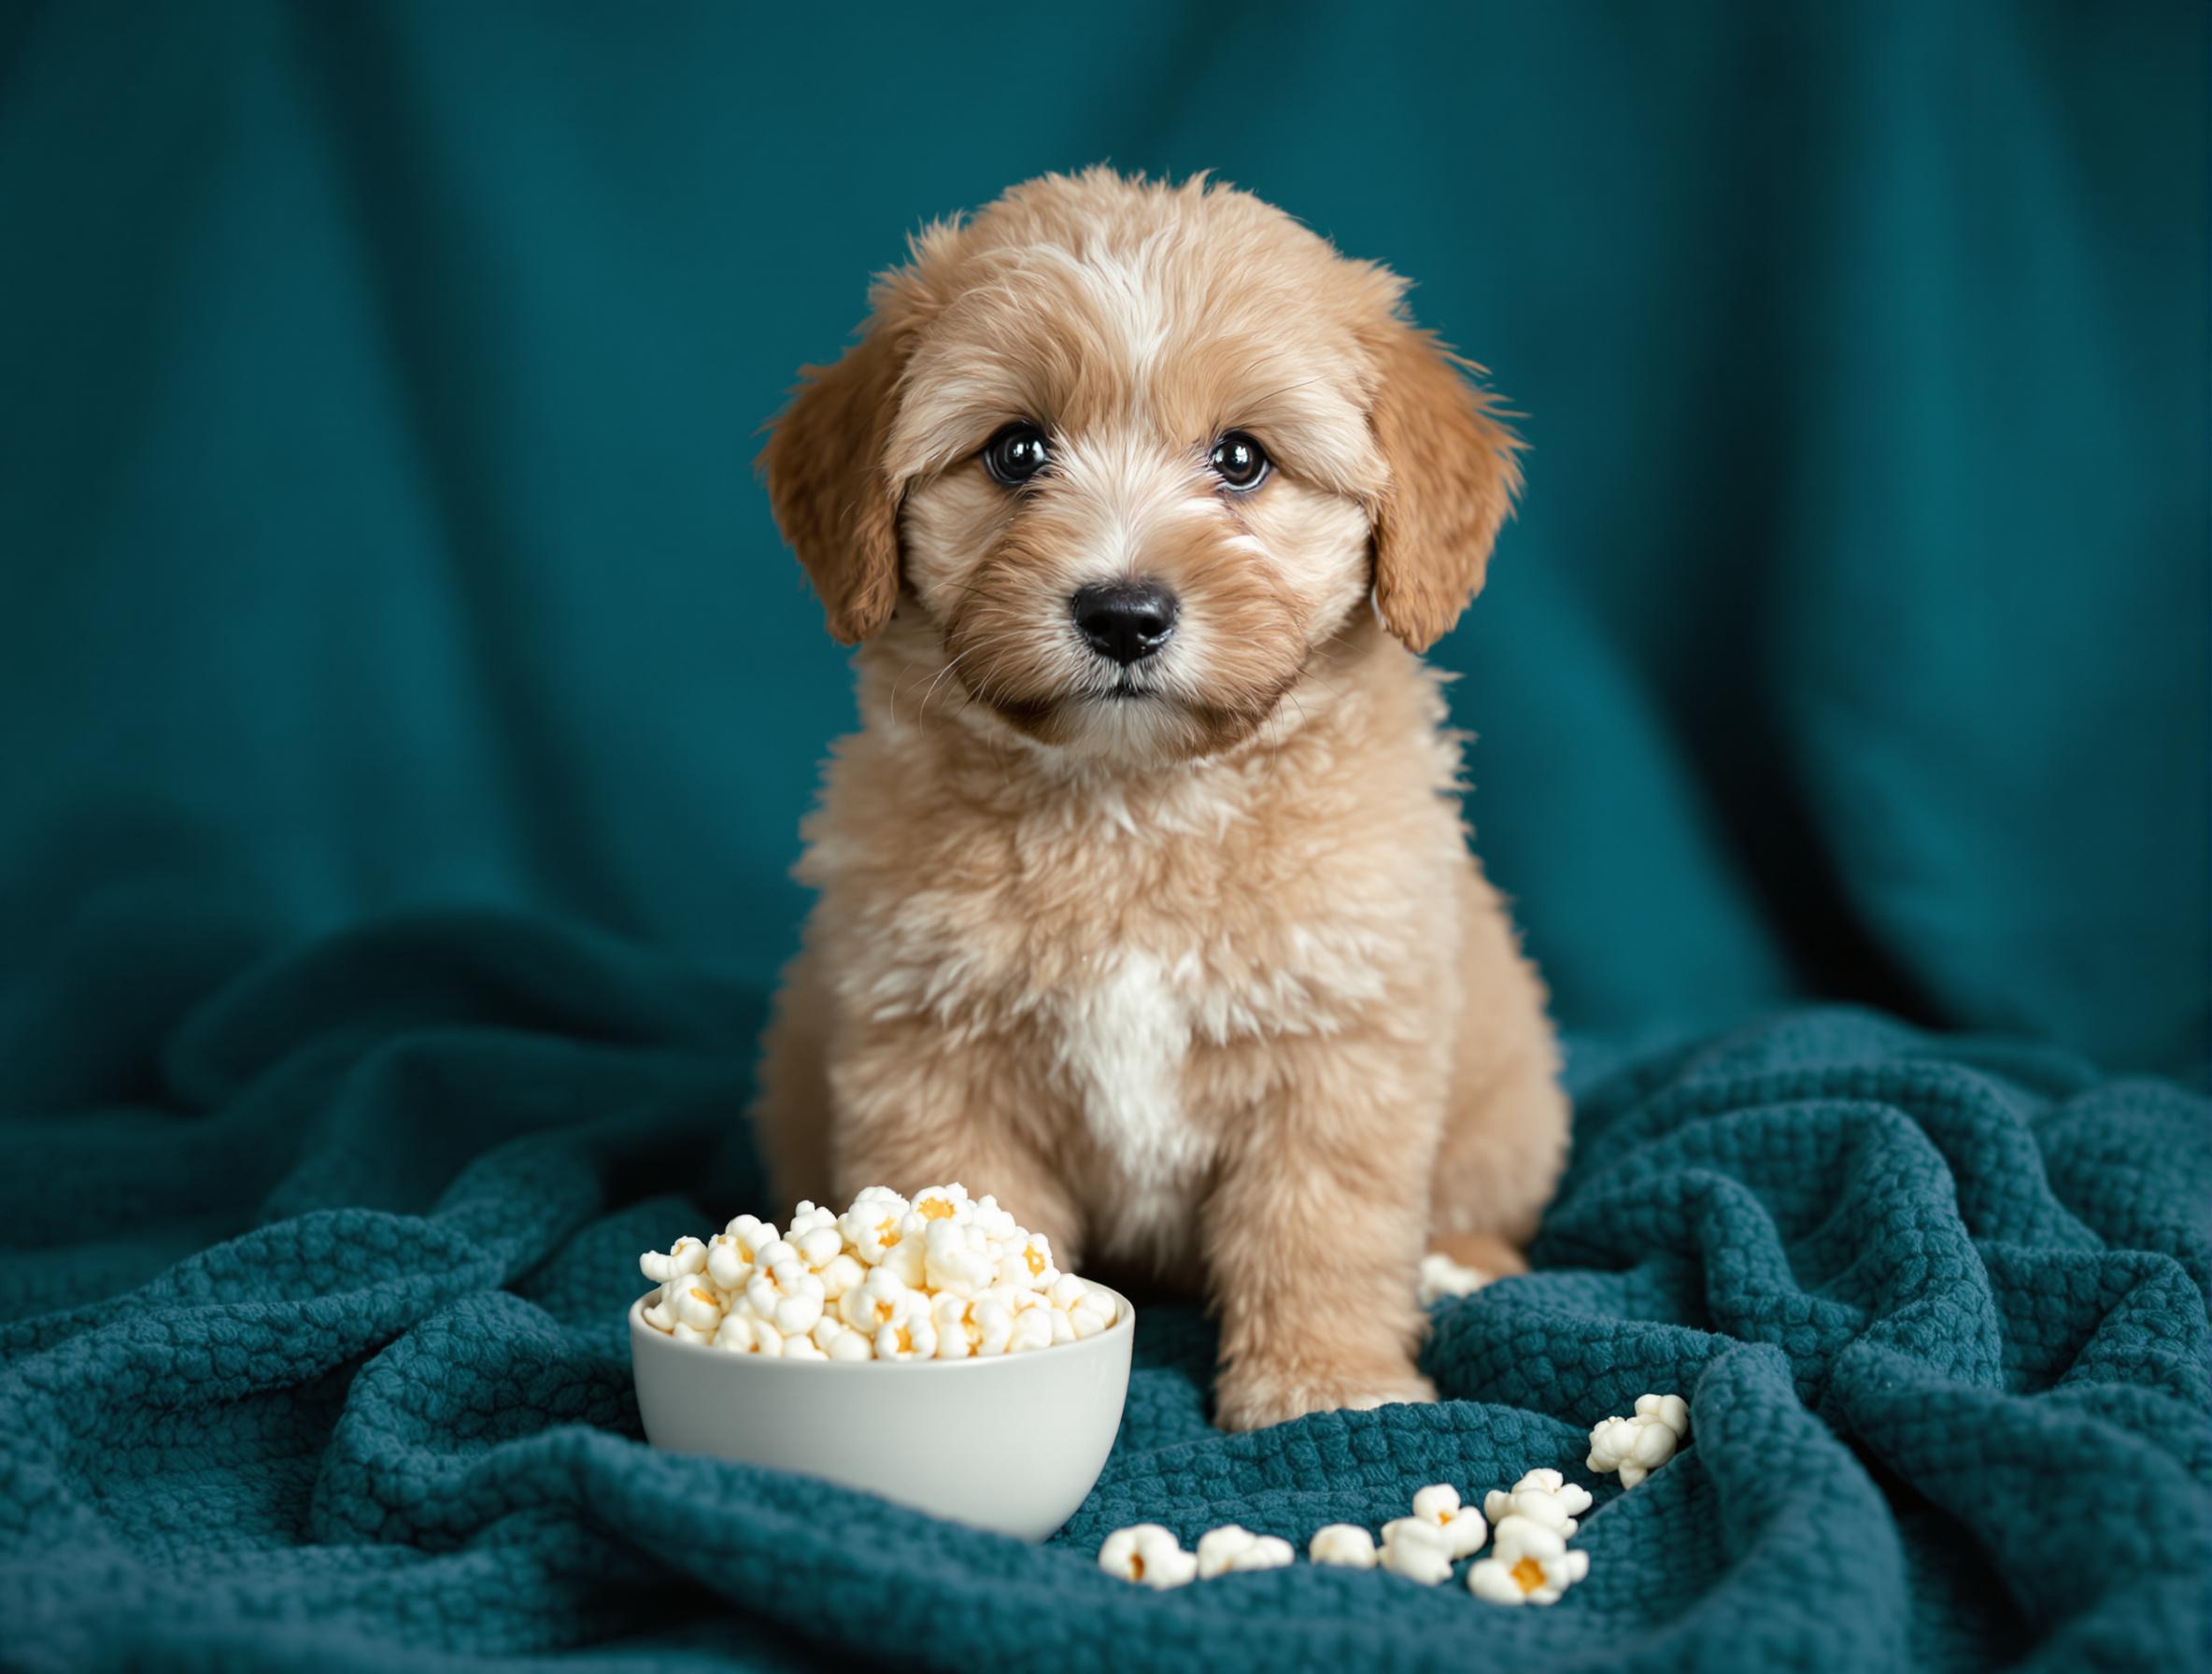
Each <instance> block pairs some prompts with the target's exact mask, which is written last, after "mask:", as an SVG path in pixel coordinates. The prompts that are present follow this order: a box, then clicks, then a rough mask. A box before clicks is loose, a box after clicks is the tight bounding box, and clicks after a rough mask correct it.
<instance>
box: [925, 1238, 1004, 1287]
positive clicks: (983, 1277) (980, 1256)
mask: <svg viewBox="0 0 2212 1674" xmlns="http://www.w3.org/2000/svg"><path fill="white" fill-rule="evenodd" d="M922 1248H923V1268H922V1270H923V1283H924V1284H926V1285H927V1286H928V1287H929V1289H931V1290H933V1291H945V1292H949V1293H951V1294H952V1295H954V1296H959V1297H971V1296H973V1295H975V1294H976V1293H977V1292H978V1291H981V1290H987V1289H988V1288H989V1287H990V1286H991V1285H992V1284H995V1283H997V1281H998V1278H999V1262H998V1258H997V1257H996V1256H993V1255H992V1254H991V1250H990V1240H989V1239H987V1238H985V1236H984V1234H983V1233H982V1232H981V1231H979V1230H978V1229H977V1228H976V1227H975V1226H974V1225H973V1224H972V1223H970V1222H962V1221H952V1220H938V1221H931V1222H930V1223H929V1227H928V1229H927V1231H926V1232H925V1233H924V1234H923V1239H922Z"/></svg>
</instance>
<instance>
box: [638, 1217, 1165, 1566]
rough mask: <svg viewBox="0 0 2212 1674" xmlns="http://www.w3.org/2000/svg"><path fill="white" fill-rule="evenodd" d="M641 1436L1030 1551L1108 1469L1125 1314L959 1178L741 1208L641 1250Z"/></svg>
mask: <svg viewBox="0 0 2212 1674" xmlns="http://www.w3.org/2000/svg"><path fill="white" fill-rule="evenodd" d="M638 1265H639V1267H640V1268H641V1269H643V1270H644V1272H645V1277H646V1278H648V1279H652V1280H655V1281H657V1284H656V1286H655V1288H654V1289H652V1290H650V1291H648V1292H647V1293H646V1294H645V1295H644V1296H643V1297H640V1298H638V1299H637V1300H636V1301H635V1302H633V1303H632V1304H631V1309H630V1346H631V1367H632V1369H633V1371H634V1373H635V1375H636V1379H637V1404H638V1413H639V1416H640V1417H641V1418H642V1419H643V1420H644V1421H645V1440H648V1441H649V1442H651V1443H652V1444H653V1445H654V1446H655V1447H661V1448H667V1449H669V1450H671V1451H673V1452H676V1453H687V1454H707V1455H709V1456H711V1457H714V1458H718V1459H733V1460H737V1461H739V1462H741V1463H744V1464H747V1465H759V1466H764V1467H767V1468H771V1469H774V1470H790V1471H797V1472H799V1473H801V1474H802V1475H806V1476H814V1477H820V1478H822V1479H824V1480H826V1481H829V1482H837V1483H840V1484H842V1485H844V1486H845V1487H848V1488H858V1489H860V1490H862V1491H863V1492H866V1493H870V1494H877V1495H881V1496H882V1497H884V1498H886V1499H890V1500H896V1501H898V1502H899V1503H900V1504H901V1505H907V1506H912V1507H914V1508H915V1510H917V1511H927V1512H929V1514H930V1515H932V1516H936V1517H943V1518H947V1519H950V1520H951V1521H953V1522H956V1523H964V1524H968V1525H971V1526H974V1527H977V1528H987V1529H996V1530H998V1531H1000V1533H1003V1534H1009V1535H1015V1536H1018V1537H1020V1538H1021V1539H1026V1540H1042V1539H1044V1538H1045V1537H1046V1536H1047V1535H1050V1534H1051V1533H1053V1531H1054V1530H1056V1529H1057V1528H1058V1527H1059V1526H1060V1525H1061V1524H1063V1523H1065V1522H1066V1521H1067V1520H1068V1518H1069V1517H1070V1516H1071V1514H1072V1513H1073V1512H1074V1511H1075V1509H1076V1508H1077V1507H1078V1506H1080V1505H1082V1503H1083V1501H1084V1497H1085V1496H1086V1495H1088V1494H1089V1493H1090V1491H1091V1487H1092V1485H1093V1484H1094V1483H1095V1482H1098V1480H1099V1471H1100V1470H1102V1469H1103V1468H1105V1465H1106V1455H1107V1454H1108V1452H1109V1451H1111V1449H1112V1448H1113V1437H1114V1433H1115V1431H1116V1430H1117V1429H1118V1428H1119V1427H1120V1426H1121V1412H1122V1402H1123V1399H1124V1397H1126V1396H1127V1393H1128V1384H1129V1346H1130V1344H1131V1342H1132V1341H1134V1340H1135V1336H1136V1315H1135V1312H1133V1311H1132V1310H1131V1308H1130V1307H1129V1304H1128V1302H1127V1299H1126V1298H1123V1297H1121V1296H1120V1295H1118V1294H1117V1293H1115V1292H1113V1291H1112V1290H1109V1289H1107V1288H1106V1287H1105V1286H1104V1285H1102V1284H1092V1283H1090V1282H1089V1281H1088V1280H1085V1279H1081V1278H1078V1277H1077V1276H1076V1275H1074V1274H1073V1273H1064V1272H1062V1271H1061V1270H1059V1268H1058V1266H1057V1265H1056V1263H1055V1262H1054V1260H1053V1253H1052V1246H1051V1244H1050V1243H1048V1242H1047V1241H1045V1239H1043V1238H1042V1236H1040V1235H1038V1234H1036V1233H1033V1232H1030V1231H1028V1230H1027V1229H1026V1228H1024V1227H1022V1226H1021V1225H1020V1224H1019V1223H1017V1222H1016V1221H1015V1220H1014V1216H1013V1215H1012V1214H1010V1213H1008V1212H1007V1211H1005V1210H1004V1209H1001V1208H1000V1206H999V1204H998V1202H997V1200H996V1199H991V1198H987V1197H986V1198H979V1199H971V1198H970V1197H969V1196H968V1194H967V1192H966V1191H965V1190H963V1189H962V1188H961V1187H960V1186H958V1185H941V1186H931V1187H929V1189H928V1190H927V1191H923V1192H917V1193H916V1194H915V1196H914V1197H912V1198H911V1199H910V1198H904V1197H901V1196H900V1194H899V1193H897V1192H894V1191H890V1190H888V1189H886V1188H885V1187H881V1186H871V1187H869V1188H868V1189H866V1190H865V1191H863V1192H861V1193H860V1195H859V1196H858V1198H856V1199H854V1200H853V1204H852V1207H851V1208H849V1209H847V1210H846V1211H845V1212H844V1213H843V1214H838V1213H834V1212H832V1211H830V1210H829V1209H825V1208H821V1207H818V1206H817V1205H815V1204H813V1203H801V1204H800V1205H799V1208H798V1211H797V1213H794V1214H793V1215H792V1217H791V1223H790V1225H789V1226H788V1227H783V1228H781V1229H779V1228H777V1227H775V1226H774V1225H773V1223H771V1222H767V1221H762V1220H759V1219H756V1218H755V1217H754V1216H752V1215H749V1214H741V1215H739V1216H738V1217H737V1218H736V1219H735V1220H733V1221H731V1222H730V1224H729V1225H728V1226H727V1227H723V1228H722V1230H721V1231H720V1232H717V1233H716V1234H715V1235H714V1236H713V1237H711V1238H707V1239H704V1240H702V1239H698V1238H679V1239H678V1240H676V1241H675V1242H674V1244H673V1245H671V1246H670V1247H669V1248H668V1249H666V1250H650V1251H647V1252H646V1253H645V1255H644V1256H640V1257H639V1258H638Z"/></svg>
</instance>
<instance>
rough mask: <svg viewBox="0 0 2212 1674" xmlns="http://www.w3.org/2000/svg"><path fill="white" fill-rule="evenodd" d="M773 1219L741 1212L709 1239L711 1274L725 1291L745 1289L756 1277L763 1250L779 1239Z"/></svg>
mask: <svg viewBox="0 0 2212 1674" xmlns="http://www.w3.org/2000/svg"><path fill="white" fill-rule="evenodd" d="M776 1239H777V1233H776V1229H775V1224H774V1223H773V1221H763V1220H761V1219H759V1217H757V1216H754V1215H749V1214H741V1215H739V1216H737V1217H736V1218H735V1219H734V1220H732V1221H731V1222H730V1224H729V1225H728V1226H726V1227H723V1228H722V1230H721V1231H720V1232H718V1233H716V1235H715V1237H714V1238H712V1239H711V1240H709V1241H708V1243H707V1252H706V1270H707V1277H709V1278H710V1279H712V1280H714V1282H715V1283H716V1284H717V1285H718V1286H720V1287H721V1288H722V1289H724V1290H732V1291H735V1290H743V1289H744V1287H745V1285H746V1284H749V1283H750V1282H751V1280H752V1277H753V1268H754V1264H755V1263H756V1262H757V1261H758V1260H759V1256H760V1252H761V1251H762V1250H764V1249H766V1248H767V1247H768V1246H769V1245H770V1244H773V1243H774V1242H775V1241H776Z"/></svg>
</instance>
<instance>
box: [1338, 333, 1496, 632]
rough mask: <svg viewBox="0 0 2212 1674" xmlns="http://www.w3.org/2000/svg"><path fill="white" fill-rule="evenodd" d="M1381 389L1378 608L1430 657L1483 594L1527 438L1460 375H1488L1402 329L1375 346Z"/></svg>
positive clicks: (1372, 414)
mask: <svg viewBox="0 0 2212 1674" xmlns="http://www.w3.org/2000/svg"><path fill="white" fill-rule="evenodd" d="M1375 358H1376V363H1377V367H1378V370H1379V372H1380V375H1381V382H1380V384H1379V385H1378V387H1377V389H1376V391H1375V398H1374V405H1373V407H1372V409H1371V410H1370V411H1369V414H1368V422H1369V424H1370V425H1372V427H1373V429H1374V433H1375V440H1376V442H1377V444H1378V445H1379V446H1380V447H1381V448H1382V457H1383V459H1384V461H1387V463H1388V464H1389V467H1390V486H1389V488H1388V489H1385V490H1384V491H1383V493H1382V495H1381V497H1380V498H1379V500H1378V501H1377V502H1376V504H1374V505H1372V506H1371V507H1370V508H1369V516H1370V518H1372V520H1373V523H1374V527H1375V606H1376V608H1377V609H1378V610H1379V611H1380V612H1381V613H1382V620H1383V623H1384V625H1385V626H1387V627H1388V628H1389V630H1390V631H1391V632H1393V633H1395V634H1397V637H1398V638H1400V639H1401V640H1403V641H1405V642H1406V644H1407V645H1410V646H1411V647H1412V648H1413V649H1414V650H1416V651H1425V650H1427V649H1428V648H1429V646H1431V645H1435V644H1436V643H1437V641H1438V640H1439V639H1441V638H1443V637H1444V635H1445V634H1446V633H1447V632H1449V631H1451V628H1452V625H1453V623H1454V622H1456V621H1458V620H1459V613H1460V612H1461V611H1463V610H1465V609H1466V608H1467V607H1468V603H1469V602H1470V601H1471V600H1472V599H1473V598H1474V596H1475V595H1476V594H1477V593H1479V592H1481V591H1482V572H1483V570H1484V569H1485V568H1486V567H1487V566H1488V564H1489V562H1490V548H1491V545H1492V543H1493V542H1495V541H1496V538H1497V530H1498V525H1499V524H1501V523H1503V522H1504V521H1505V519H1506V514H1507V513H1508V512H1510V510H1511V509H1512V505H1513V496H1514V495H1515V494H1516V493H1518V492H1519V491H1520V488H1521V467H1520V464H1519V463H1518V461H1516V460H1515V458H1514V456H1515V455H1516V454H1517V453H1518V452H1519V451H1520V449H1521V441H1520V438H1519V437H1517V436H1515V435H1514V434H1513V433H1512V432H1511V431H1510V430H1509V429H1507V428H1506V426H1505V425H1504V424H1503V423H1501V422H1500V421H1499V420H1498V419H1497V417H1496V412H1495V410H1494V409H1495V406H1496V398H1495V397H1494V396H1492V395H1491V394H1490V393H1489V392H1488V391H1486V390H1481V389H1478V388H1477V387H1476V386H1475V385H1474V384H1472V383H1471V382H1469V381H1468V378H1467V377H1466V376H1463V369H1464V371H1465V372H1469V373H1471V372H1478V371H1480V370H1481V368H1479V367H1477V366H1475V365H1473V364H1472V363H1471V362H1467V361H1463V360H1461V359H1460V358H1459V357H1458V356H1457V355H1454V354H1453V353H1451V352H1450V351H1449V350H1448V349H1446V348H1443V346H1442V345H1440V344H1439V343H1438V342H1437V340H1436V338H1435V336H1434V335H1433V334H1432V333H1428V332H1424V331H1419V330H1416V329H1415V328H1414V327H1412V326H1410V325H1407V324H1405V323H1403V322H1402V321H1399V320H1396V319H1394V320H1393V321H1392V322H1391V324H1390V327H1389V329H1388V330H1387V331H1386V332H1385V333H1384V334H1383V336H1382V340H1381V342H1380V343H1379V345H1378V346H1377V348H1376V356H1375Z"/></svg>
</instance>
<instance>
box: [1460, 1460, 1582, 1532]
mask: <svg viewBox="0 0 2212 1674" xmlns="http://www.w3.org/2000/svg"><path fill="white" fill-rule="evenodd" d="M1589 1509H1590V1490H1589V1489H1587V1488H1584V1487H1582V1486H1581V1485H1580V1484H1578V1483H1575V1482H1568V1481H1567V1479H1566V1478H1565V1477H1563V1476H1561V1475H1560V1474H1559V1472H1557V1471H1556V1470H1531V1471H1529V1472H1527V1473H1526V1474H1524V1476H1523V1477H1522V1479H1521V1480H1520V1481H1519V1482H1515V1483H1514V1484H1513V1485H1512V1487H1511V1489H1510V1490H1506V1489H1499V1488H1493V1489H1491V1491H1490V1492H1489V1493H1488V1494H1487V1495H1485V1496H1484V1497H1483V1499H1482V1512H1483V1515H1485V1516H1486V1517H1488V1518H1489V1519H1490V1521H1491V1522H1492V1523H1493V1524H1498V1523H1503V1522H1504V1521H1505V1520H1506V1519H1507V1518H1508V1517H1525V1518H1527V1519H1528V1520H1529V1521H1530V1522H1531V1523H1536V1524H1540V1525H1542V1526H1544V1527H1545V1528H1548V1529H1551V1530H1552V1531H1553V1533H1555V1534H1557V1535H1559V1536H1561V1537H1563V1538H1564V1537H1567V1536H1571V1535H1572V1534H1573V1533H1574V1532H1575V1530H1576V1529H1577V1528H1579V1527H1581V1525H1580V1524H1579V1523H1578V1522H1577V1521H1576V1519H1577V1518H1579V1517H1581V1514H1582V1513H1583V1512H1584V1511H1588V1510H1589Z"/></svg>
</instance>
